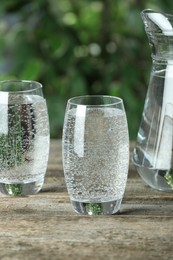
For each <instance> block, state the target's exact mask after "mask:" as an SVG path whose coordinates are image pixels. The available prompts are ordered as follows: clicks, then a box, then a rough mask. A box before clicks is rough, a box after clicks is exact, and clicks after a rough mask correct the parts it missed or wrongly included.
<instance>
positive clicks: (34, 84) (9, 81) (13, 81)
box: [0, 79, 43, 94]
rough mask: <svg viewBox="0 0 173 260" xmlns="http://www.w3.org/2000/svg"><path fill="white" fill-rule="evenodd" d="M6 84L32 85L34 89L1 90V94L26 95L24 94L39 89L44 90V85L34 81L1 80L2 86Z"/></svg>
mask: <svg viewBox="0 0 173 260" xmlns="http://www.w3.org/2000/svg"><path fill="white" fill-rule="evenodd" d="M5 83H7V84H8V83H19V84H22V83H26V84H29V83H30V84H32V88H30V89H29V88H26V89H23V90H3V89H1V88H0V92H8V93H12V94H13V93H24V92H32V91H34V90H38V89H42V87H43V86H42V84H41V83H40V82H38V81H34V80H11V79H9V80H0V86H1V85H2V84H5Z"/></svg>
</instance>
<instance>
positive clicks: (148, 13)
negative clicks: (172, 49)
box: [141, 9, 173, 36]
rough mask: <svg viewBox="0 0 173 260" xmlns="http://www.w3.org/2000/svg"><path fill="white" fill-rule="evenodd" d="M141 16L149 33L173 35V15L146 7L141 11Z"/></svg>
mask: <svg viewBox="0 0 173 260" xmlns="http://www.w3.org/2000/svg"><path fill="white" fill-rule="evenodd" d="M141 17H142V19H143V21H144V25H145V30H146V32H147V33H151V34H152V33H153V34H154V33H161V34H163V35H166V36H173V15H170V14H165V13H159V12H155V11H153V10H151V9H146V10H143V11H142V12H141Z"/></svg>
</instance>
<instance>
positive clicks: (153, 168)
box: [133, 71, 173, 192]
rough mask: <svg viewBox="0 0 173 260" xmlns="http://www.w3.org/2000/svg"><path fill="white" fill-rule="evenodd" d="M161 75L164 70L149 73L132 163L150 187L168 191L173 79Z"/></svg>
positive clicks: (172, 173)
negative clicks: (147, 87)
mask: <svg viewBox="0 0 173 260" xmlns="http://www.w3.org/2000/svg"><path fill="white" fill-rule="evenodd" d="M161 73H164V71H162V72H160V73H152V74H151V80H150V86H149V89H148V93H147V97H146V102H145V108H144V112H143V116H142V121H141V125H140V128H139V132H138V137H137V142H136V146H135V150H134V154H133V162H134V164H135V166H136V168H137V171H138V173H139V175H140V176H141V177H142V179H143V180H144V181H145V182H146V183H147V184H148V185H149V186H151V187H152V188H154V189H157V190H160V191H167V192H170V191H172V190H173V161H172V158H173V154H172V150H173V103H172V98H173V92H172V91H170V87H171V88H172V87H173V85H172V82H173V81H172V80H173V78H172V74H171V75H169V77H166V78H165V77H164V76H162V75H161ZM168 83H169V89H168ZM170 84H171V85H170Z"/></svg>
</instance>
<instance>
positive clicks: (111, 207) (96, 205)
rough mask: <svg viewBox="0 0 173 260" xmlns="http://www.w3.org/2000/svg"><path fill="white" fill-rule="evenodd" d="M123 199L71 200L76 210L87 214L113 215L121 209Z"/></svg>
mask: <svg viewBox="0 0 173 260" xmlns="http://www.w3.org/2000/svg"><path fill="white" fill-rule="evenodd" d="M121 201H122V199H118V200H113V201H107V202H80V201H75V200H71V203H72V206H73V208H74V210H75V211H76V212H77V213H79V214H85V215H112V214H115V213H117V212H118V211H119V209H120V206H121Z"/></svg>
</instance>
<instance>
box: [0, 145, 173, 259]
mask: <svg viewBox="0 0 173 260" xmlns="http://www.w3.org/2000/svg"><path fill="white" fill-rule="evenodd" d="M172 241H173V194H172V193H161V192H158V191H155V190H153V189H151V188H150V187H148V186H147V185H145V183H144V182H143V181H142V180H141V178H140V177H139V176H138V174H137V173H136V171H135V169H134V168H133V166H132V165H130V170H129V177H128V182H127V187H126V192H125V196H124V200H123V202H122V206H121V210H120V213H119V214H117V215H112V216H96V217H92V216H81V215H77V214H76V213H75V212H74V211H73V209H72V207H71V205H70V201H69V196H68V194H67V191H66V186H65V182H64V176H63V168H62V160H61V141H60V140H56V141H51V150H50V158H49V165H48V170H47V175H46V179H45V184H44V187H43V189H42V191H41V192H40V193H39V194H38V195H35V196H30V197H23V198H13V197H4V196H1V199H0V259H2V260H8V259H22V260H23V259H32V260H34V259H41V260H44V259H49V260H52V259H70V260H73V259H74V260H77V259H80V260H83V259H86V260H88V259H91V260H95V259H103V260H106V259H110V260H111V259H112V260H113V259H118V260H121V259H123V260H126V259H132V260H135V259H140V260H143V259H144V260H148V259H161V260H168V259H173V242H172Z"/></svg>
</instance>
